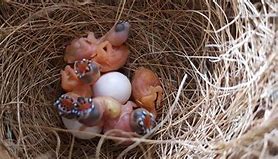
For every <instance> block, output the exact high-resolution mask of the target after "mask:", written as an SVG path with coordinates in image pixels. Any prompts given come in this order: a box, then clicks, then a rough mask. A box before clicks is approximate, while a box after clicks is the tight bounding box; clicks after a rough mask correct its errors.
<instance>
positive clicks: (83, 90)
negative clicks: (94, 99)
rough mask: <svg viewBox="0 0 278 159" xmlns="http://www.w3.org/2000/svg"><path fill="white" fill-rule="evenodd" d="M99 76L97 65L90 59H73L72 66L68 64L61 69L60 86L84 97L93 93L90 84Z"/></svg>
mask: <svg viewBox="0 0 278 159" xmlns="http://www.w3.org/2000/svg"><path fill="white" fill-rule="evenodd" d="M99 77H100V71H99V68H98V66H97V65H96V64H95V63H93V62H92V61H89V60H85V59H83V60H82V61H75V63H74V68H71V67H70V66H69V65H67V66H66V67H65V69H64V70H61V78H62V79H61V86H62V88H63V89H64V90H65V91H67V92H74V93H76V94H79V95H80V96H84V97H91V96H92V95H93V93H92V89H91V85H92V84H94V83H95V82H96V81H97V79H98V78H99Z"/></svg>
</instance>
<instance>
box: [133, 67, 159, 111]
mask: <svg viewBox="0 0 278 159" xmlns="http://www.w3.org/2000/svg"><path fill="white" fill-rule="evenodd" d="M131 85H132V96H133V98H134V100H135V102H136V103H137V104H138V105H139V106H140V107H142V108H145V109H147V110H148V111H149V112H151V113H152V114H154V116H156V115H157V112H156V106H160V104H161V101H162V96H163V89H162V87H161V83H160V81H159V78H158V76H157V75H156V74H155V73H154V72H153V71H151V70H149V69H147V68H144V67H140V68H139V69H137V70H135V73H134V76H133V79H132V82H131Z"/></svg>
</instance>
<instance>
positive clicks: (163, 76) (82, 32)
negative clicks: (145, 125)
mask: <svg viewBox="0 0 278 159" xmlns="http://www.w3.org/2000/svg"><path fill="white" fill-rule="evenodd" d="M250 5H252V4H250ZM236 6H237V4H236V3H233V2H228V1H221V3H219V4H217V3H214V2H210V1H202V0H200V1H196V0H195V1H194V0H193V1H127V2H126V1H114V2H112V1H103V2H74V3H71V2H69V3H65V2H57V3H54V2H52V1H47V2H43V3H37V2H30V3H18V2H0V40H1V41H0V53H1V57H0V64H1V77H0V79H1V80H0V81H1V98H0V99H1V114H0V115H1V116H0V117H1V122H0V128H1V129H0V136H1V143H3V144H2V147H4V148H3V149H4V151H7V152H9V153H8V155H9V156H18V157H23V158H35V157H43V156H46V157H48V158H55V157H59V158H68V157H72V158H80V157H81V158H85V157H100V158H116V157H140V156H141V157H145V158H157V157H173V156H174V157H182V156H203V157H205V156H206V157H212V156H214V157H215V156H217V155H218V154H222V155H223V154H224V152H227V153H228V154H231V153H232V152H230V151H228V150H227V151H226V150H223V151H217V150H215V149H214V147H213V146H217V144H215V143H218V142H219V143H221V142H224V141H229V140H232V139H233V138H237V137H238V136H240V135H239V134H241V133H245V132H247V131H248V130H249V129H250V127H252V126H251V125H252V122H251V121H253V120H254V119H261V118H263V117H264V113H265V110H266V108H265V107H261V106H260V105H258V104H257V105H256V108H255V107H249V106H248V104H247V103H248V102H247V101H248V100H247V98H248V97H247V95H248V93H246V92H245V91H242V89H238V90H234V89H231V90H230V89H227V90H225V89H217V88H220V87H221V88H225V86H236V85H237V84H239V82H238V81H248V76H246V75H245V73H246V70H244V69H242V67H243V64H241V63H240V62H236V61H232V60H231V61H229V60H225V59H224V60H219V59H218V58H217V57H220V56H221V55H222V54H224V53H225V51H227V50H225V49H228V47H227V48H225V45H229V44H228V43H227V44H225V43H222V42H224V41H229V40H230V39H233V38H237V37H239V35H240V34H241V33H243V32H244V31H242V29H241V28H240V26H238V25H235V23H231V24H230V25H229V26H228V27H225V25H227V23H229V22H232V20H233V18H234V16H235V15H236V13H238V10H237V9H236ZM220 8H221V9H220ZM117 20H128V21H129V22H130V24H131V29H130V35H129V38H128V41H127V42H126V45H127V46H128V47H129V49H130V56H129V59H128V62H127V64H126V65H125V66H124V67H123V68H122V69H120V70H119V71H120V72H122V73H124V74H125V75H127V76H128V77H129V78H131V77H132V75H133V72H134V70H135V69H136V68H139V67H140V66H144V67H147V68H149V69H151V70H153V71H154V72H156V73H157V74H158V76H159V78H160V80H161V83H162V85H163V89H164V92H165V95H164V99H163V105H162V107H160V108H159V109H158V112H159V118H158V126H157V127H156V128H155V129H154V132H152V133H151V134H148V136H146V137H144V138H146V139H144V138H143V139H141V140H139V139H138V140H136V141H138V143H135V144H134V145H131V146H128V147H127V146H123V145H115V144H114V142H112V141H110V140H108V139H106V137H103V136H100V137H98V138H96V139H92V140H80V139H75V138H73V136H72V135H71V133H70V132H68V131H67V130H66V129H65V128H64V126H63V124H62V122H61V119H60V117H59V115H58V112H57V110H56V109H55V108H54V106H53V102H54V101H55V99H56V98H57V97H58V96H59V95H61V94H62V93H63V91H62V89H61V86H60V70H61V69H63V68H64V67H65V65H66V63H65V62H64V61H63V54H64V51H65V46H66V45H67V44H69V43H70V42H71V40H73V39H74V38H80V37H84V36H86V35H87V33H88V32H90V31H91V32H94V33H95V35H96V36H97V37H101V36H102V35H104V34H105V33H106V32H107V31H108V30H109V29H110V28H111V27H112V26H113V25H114V23H115V22H116V21H117ZM220 28H224V29H221V30H219V29H220ZM216 30H218V32H217V33H216V32H215V31H216ZM212 44H219V46H218V47H212ZM222 44H223V45H222ZM253 44H254V43H252V42H251V43H250V45H251V47H252V46H253ZM209 46H211V47H209ZM224 58H225V57H224ZM227 58H232V57H227ZM243 60H244V59H243ZM238 63H240V64H238ZM227 72H229V73H230V74H227ZM227 76H229V77H227ZM212 85H214V86H216V87H213V86H212ZM250 89H251V88H250ZM252 89H253V87H252ZM239 94H241V95H239ZM249 95H250V94H249ZM252 101H253V100H252ZM268 104H269V105H271V103H268ZM246 113H249V114H250V115H249V116H248V115H245V114H246ZM240 117H246V118H250V120H247V121H248V122H249V124H247V125H244V124H243V125H242V123H243V122H244V121H243V120H241V119H239V118H240ZM100 138H101V140H100ZM139 141H140V142H139ZM214 144H215V145H214ZM243 152H244V151H243ZM0 154H1V153H0Z"/></svg>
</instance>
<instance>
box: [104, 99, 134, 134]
mask: <svg viewBox="0 0 278 159" xmlns="http://www.w3.org/2000/svg"><path fill="white" fill-rule="evenodd" d="M135 107H137V106H136V104H135V103H133V102H131V101H128V102H127V103H126V104H125V105H123V106H121V115H120V116H119V117H118V118H115V119H113V120H105V125H104V130H103V131H104V133H105V132H107V131H109V130H111V129H120V130H123V131H125V132H132V128H131V127H130V114H131V113H132V111H133V108H135Z"/></svg>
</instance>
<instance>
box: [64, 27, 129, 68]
mask: <svg viewBox="0 0 278 159" xmlns="http://www.w3.org/2000/svg"><path fill="white" fill-rule="evenodd" d="M129 28H130V25H129V23H128V22H119V23H117V24H115V25H114V26H113V27H112V28H111V29H110V31H108V32H107V33H106V34H105V35H104V36H103V37H101V38H100V39H96V38H95V36H94V33H92V32H90V33H89V34H88V36H87V37H86V38H83V37H82V38H79V39H75V40H73V41H72V42H71V44H70V45H68V46H67V47H66V51H65V56H64V60H65V61H66V62H67V63H73V62H74V61H79V60H82V59H90V58H91V57H94V56H95V55H96V54H98V52H97V51H96V47H97V46H98V45H99V44H101V43H103V42H105V41H108V42H109V43H110V44H111V45H112V46H115V47H119V46H121V45H123V43H124V42H125V41H126V40H127V38H128V32H129Z"/></svg>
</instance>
